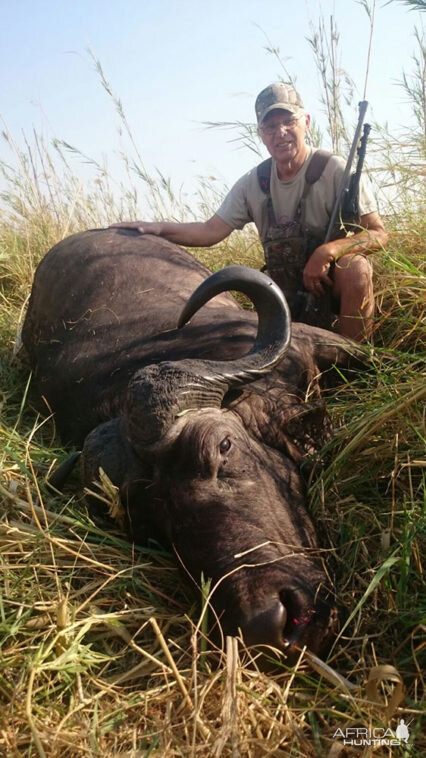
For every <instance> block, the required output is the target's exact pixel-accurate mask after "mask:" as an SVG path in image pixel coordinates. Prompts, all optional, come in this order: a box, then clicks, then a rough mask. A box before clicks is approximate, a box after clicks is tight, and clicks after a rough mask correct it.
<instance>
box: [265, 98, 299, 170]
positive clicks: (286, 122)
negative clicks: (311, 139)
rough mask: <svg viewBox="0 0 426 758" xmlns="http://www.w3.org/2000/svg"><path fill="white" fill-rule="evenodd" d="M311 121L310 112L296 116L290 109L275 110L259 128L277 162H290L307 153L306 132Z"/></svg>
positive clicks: (266, 145)
mask: <svg viewBox="0 0 426 758" xmlns="http://www.w3.org/2000/svg"><path fill="white" fill-rule="evenodd" d="M309 123H310V116H309V114H308V113H303V114H302V115H301V116H294V115H293V114H292V113H290V112H289V111H284V110H278V109H277V110H273V111H271V112H270V113H268V115H267V116H266V118H265V119H264V121H263V123H262V125H261V127H260V128H259V132H260V136H261V138H262V142H263V144H264V145H265V147H266V148H267V149H268V152H269V153H270V154H271V155H272V157H273V158H275V160H276V161H277V163H281V162H289V161H293V160H295V158H297V157H302V156H304V154H305V150H306V145H305V134H306V132H307V130H308V127H309Z"/></svg>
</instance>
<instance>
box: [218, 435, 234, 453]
mask: <svg viewBox="0 0 426 758" xmlns="http://www.w3.org/2000/svg"><path fill="white" fill-rule="evenodd" d="M231 444H232V443H231V440H230V439H229V437H225V439H223V440H222V442H221V443H220V445H219V450H220V452H221V453H223V454H224V453H228V452H229V451H230V449H231Z"/></svg>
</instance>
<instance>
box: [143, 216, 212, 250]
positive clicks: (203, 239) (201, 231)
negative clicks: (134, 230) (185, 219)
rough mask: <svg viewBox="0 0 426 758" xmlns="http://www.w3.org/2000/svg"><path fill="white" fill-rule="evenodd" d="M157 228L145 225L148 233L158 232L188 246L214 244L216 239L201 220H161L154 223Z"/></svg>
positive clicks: (161, 235)
mask: <svg viewBox="0 0 426 758" xmlns="http://www.w3.org/2000/svg"><path fill="white" fill-rule="evenodd" d="M152 226H153V227H158V230H157V229H153V230H150V229H148V228H147V227H148V224H146V225H145V231H146V233H148V234H157V235H158V236H159V237H164V239H167V240H169V242H175V243H176V244H177V245H186V246H187V247H207V246H208V245H213V244H214V243H215V241H216V240H213V239H211V235H210V234H209V232H208V230H206V228H205V225H204V224H203V223H202V222H199V221H193V222H189V223H183V224H176V223H174V222H172V221H160V222H158V223H153V224H152Z"/></svg>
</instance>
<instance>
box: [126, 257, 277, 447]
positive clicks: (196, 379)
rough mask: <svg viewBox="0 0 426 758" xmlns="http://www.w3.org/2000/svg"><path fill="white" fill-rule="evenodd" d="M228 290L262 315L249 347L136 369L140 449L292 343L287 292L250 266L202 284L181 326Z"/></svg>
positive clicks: (131, 392)
mask: <svg viewBox="0 0 426 758" xmlns="http://www.w3.org/2000/svg"><path fill="white" fill-rule="evenodd" d="M228 290H238V291H239V292H243V293H244V294H245V295H247V297H249V298H250V300H251V301H252V302H253V304H254V306H255V308H256V311H257V313H258V319H259V322H258V328H257V335H256V339H255V341H254V344H253V346H252V348H251V350H250V351H249V353H247V355H245V356H244V357H242V358H237V359H236V360H230V361H214V360H206V359H202V360H195V359H184V360H181V361H178V362H173V361H170V362H164V363H159V364H156V365H151V366H147V367H145V368H143V369H140V370H139V371H137V372H136V374H134V376H133V378H132V379H131V381H130V383H129V387H128V391H127V401H126V414H125V415H126V426H127V433H128V436H129V439H130V441H131V443H132V445H133V447H134V448H135V450H136V451H139V452H141V453H142V452H143V451H144V450H147V449H148V448H151V447H153V446H154V445H158V444H160V445H162V444H163V440H164V437H165V435H167V434H168V433H169V432H170V434H171V431H170V430H171V428H172V426H173V424H174V422H175V421H176V419H177V418H178V417H179V416H182V414H184V413H185V412H187V411H194V410H200V409H202V408H220V406H221V403H222V400H223V397H224V395H225V393H226V392H227V390H228V389H229V388H230V387H233V386H236V385H241V384H245V383H247V382H252V381H254V380H255V379H257V378H259V377H260V376H262V375H263V374H266V373H268V372H269V371H271V370H272V369H273V368H274V366H275V365H276V364H277V363H278V361H279V360H280V359H281V358H282V356H283V355H284V353H285V351H286V349H287V346H288V344H289V341H290V312H289V309H288V306H287V303H286V300H285V298H284V295H283V294H282V292H281V290H280V288H279V287H278V286H277V285H276V284H275V283H274V282H273V281H272V280H271V279H269V277H267V276H265V275H264V274H262V273H261V272H260V271H256V270H254V269H250V268H247V267H246V266H229V267H227V268H224V269H222V270H221V271H217V272H216V273H215V274H212V275H211V276H209V277H208V278H207V279H206V280H205V281H204V282H202V284H201V285H200V286H199V287H198V288H197V289H196V290H195V292H194V293H193V294H192V295H191V297H190V298H189V300H188V302H187V303H186V305H185V307H184V309H183V311H182V313H181V315H180V318H179V323H178V326H179V327H182V326H184V325H185V324H186V323H187V322H188V321H189V319H190V318H191V317H192V316H193V315H194V313H196V312H197V311H198V310H199V308H201V307H202V305H204V304H205V303H207V302H208V300H211V298H213V297H214V296H215V295H218V294H219V293H220V292H225V291H228ZM169 436H170V435H169Z"/></svg>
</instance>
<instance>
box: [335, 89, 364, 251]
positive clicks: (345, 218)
mask: <svg viewBox="0 0 426 758" xmlns="http://www.w3.org/2000/svg"><path fill="white" fill-rule="evenodd" d="M358 108H359V116H358V123H357V126H356V129H355V135H354V138H353V141H352V145H351V149H350V151H349V156H348V160H347V162H346V166H345V170H344V172H343V175H342V178H341V180H340V183H339V188H338V190H337V194H336V200H335V202H334V206H333V210H332V212H331V216H330V221H329V222H328V227H327V231H326V235H325V239H324V242H330V240H331V238H332V236H333V231H334V230H335V229H334V227H335V224H336V221H337V219H338V218H339V220H341V222H342V224H343V225H344V224H345V222H346V223H351V222H352V223H353V222H354V221H355V220H357V221H359V211H358V197H359V183H360V179H361V172H362V167H363V165H364V159H365V154H366V152H367V139H368V135H369V134H370V130H371V126H370V124H365V126H364V132H363V136H362V138H361V143H360V144H359V145H358V143H359V138H360V135H361V129H362V124H363V122H364V118H365V113H366V110H367V108H368V102H367V101H366V100H362V101H361V102H360V103H359V105H358ZM355 152H357V153H358V162H357V166H356V169H355V173H354V174H352V175H351V168H352V163H353V160H354V157H355ZM339 230H340V225H339ZM343 231H344V234H346V230H343ZM339 236H342V235H339Z"/></svg>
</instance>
